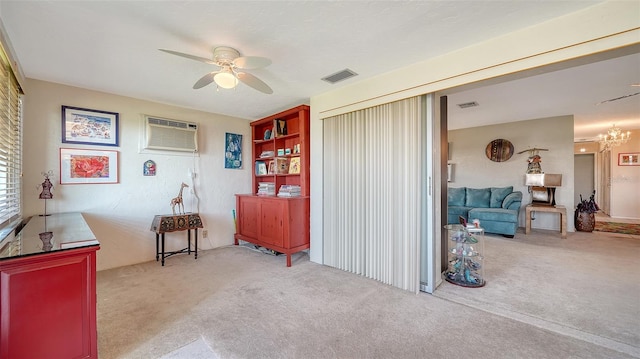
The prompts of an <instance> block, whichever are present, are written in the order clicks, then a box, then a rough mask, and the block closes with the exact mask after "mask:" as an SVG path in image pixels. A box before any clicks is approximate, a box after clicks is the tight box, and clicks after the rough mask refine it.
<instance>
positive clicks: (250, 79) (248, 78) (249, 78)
mask: <svg viewBox="0 0 640 359" xmlns="http://www.w3.org/2000/svg"><path fill="white" fill-rule="evenodd" d="M237 76H238V80H240V81H241V82H242V83H244V84H245V85H248V86H251V87H253V88H254V89H256V90H258V91H260V92H264V93H266V94H272V93H273V90H272V89H271V87H269V85H267V84H266V83H264V82H263V81H262V80H260V79H259V78H257V77H255V76H253V75H252V74H248V73H246V72H238V73H237Z"/></svg>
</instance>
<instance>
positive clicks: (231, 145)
mask: <svg viewBox="0 0 640 359" xmlns="http://www.w3.org/2000/svg"><path fill="white" fill-rule="evenodd" d="M224 168H234V169H238V168H242V135H238V134H235V133H229V132H227V133H226V134H225V153H224Z"/></svg>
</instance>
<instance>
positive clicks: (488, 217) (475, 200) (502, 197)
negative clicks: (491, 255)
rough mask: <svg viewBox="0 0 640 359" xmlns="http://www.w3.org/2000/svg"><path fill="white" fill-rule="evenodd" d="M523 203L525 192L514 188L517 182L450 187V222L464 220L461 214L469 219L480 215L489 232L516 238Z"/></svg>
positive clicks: (448, 216)
mask: <svg viewBox="0 0 640 359" xmlns="http://www.w3.org/2000/svg"><path fill="white" fill-rule="evenodd" d="M521 204H522V192H519V191H516V192H514V191H513V186H509V187H490V188H468V187H459V188H449V189H448V190H447V206H448V209H447V223H449V224H452V223H460V222H459V219H458V217H459V216H462V217H464V218H465V219H466V220H467V221H468V222H471V221H473V220H474V219H478V220H479V221H480V227H482V228H484V231H485V232H487V233H497V234H502V235H504V236H505V237H509V238H513V236H514V235H515V234H516V231H517V230H518V214H519V213H520V205H521Z"/></svg>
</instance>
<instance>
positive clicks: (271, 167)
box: [268, 161, 276, 175]
mask: <svg viewBox="0 0 640 359" xmlns="http://www.w3.org/2000/svg"><path fill="white" fill-rule="evenodd" d="M268 174H270V175H274V174H276V163H275V161H269V169H268Z"/></svg>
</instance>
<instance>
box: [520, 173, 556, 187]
mask: <svg viewBox="0 0 640 359" xmlns="http://www.w3.org/2000/svg"><path fill="white" fill-rule="evenodd" d="M526 176H527V177H526V182H525V186H540V187H560V186H562V175H561V174H551V173H528V174H527V175H526Z"/></svg>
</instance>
